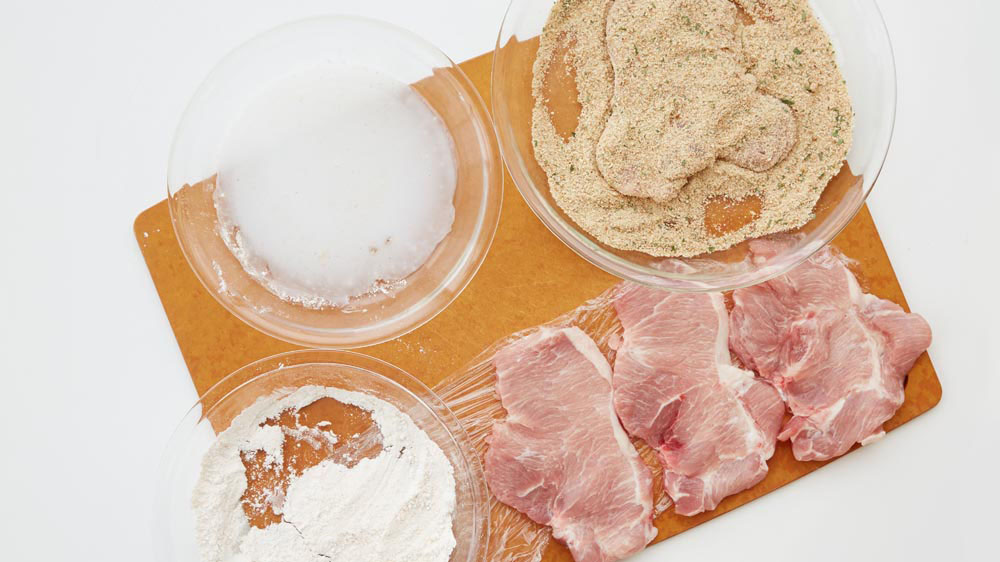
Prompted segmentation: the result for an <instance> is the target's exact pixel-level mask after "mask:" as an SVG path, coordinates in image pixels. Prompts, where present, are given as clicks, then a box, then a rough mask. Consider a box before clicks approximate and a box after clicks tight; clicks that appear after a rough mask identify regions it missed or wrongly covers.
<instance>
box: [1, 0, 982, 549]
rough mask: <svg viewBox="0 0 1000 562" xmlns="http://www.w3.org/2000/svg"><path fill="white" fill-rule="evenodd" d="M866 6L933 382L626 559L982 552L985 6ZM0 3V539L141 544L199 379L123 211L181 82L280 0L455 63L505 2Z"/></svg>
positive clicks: (886, 187)
mask: <svg viewBox="0 0 1000 562" xmlns="http://www.w3.org/2000/svg"><path fill="white" fill-rule="evenodd" d="M880 3H881V5H882V8H883V11H884V12H885V17H886V20H887V22H888V26H889V29H890V33H891V35H892V39H893V41H894V44H895V49H896V56H897V62H898V66H899V118H898V125H897V129H896V137H895V141H894V144H893V147H892V149H891V151H890V154H889V159H888V163H887V165H886V168H885V171H884V173H883V175H882V178H881V180H880V181H879V183H878V185H877V186H876V188H875V191H874V194H873V196H872V198H871V200H870V206H871V208H872V212H873V214H874V215H875V219H876V221H877V223H878V225H879V227H880V230H881V232H882V236H883V238H884V240H885V244H886V246H887V247H888V251H889V254H890V256H891V257H892V260H893V264H894V265H895V267H896V271H897V273H898V275H899V278H900V279H901V280H902V283H903V287H904V289H905V291H906V294H907V296H908V297H909V301H910V304H911V305H912V307H913V309H914V310H916V311H919V312H920V313H922V314H923V315H925V316H926V317H927V319H928V320H929V321H930V323H931V325H932V326H933V328H934V332H935V342H934V345H933V347H932V348H931V356H932V358H933V360H934V362H935V364H936V366H937V369H938V372H939V374H940V377H941V380H942V383H943V385H944V391H945V397H944V401H943V402H942V404H941V405H940V406H939V407H938V408H937V409H935V410H933V411H931V412H930V413H929V414H927V415H925V416H924V417H922V418H920V419H918V420H916V421H914V422H912V423H910V424H908V425H906V426H905V427H903V428H902V429H900V430H899V431H897V432H895V433H893V434H892V435H891V436H890V437H889V438H887V439H885V440H884V441H882V442H880V443H879V444H877V445H876V446H873V447H870V448H867V449H865V450H862V451H860V452H858V453H856V454H852V455H850V456H849V457H847V458H845V459H843V460H841V461H838V462H836V463H834V464H833V465H831V466H829V467H827V468H824V469H823V470H821V471H819V472H817V473H815V474H813V475H811V476H809V477H807V478H805V479H804V480H802V481H800V482H797V483H795V484H793V485H791V486H788V487H786V488H784V489H782V490H780V491H778V492H776V493H773V494H770V495H768V496H767V497H765V498H764V499H761V500H759V501H757V502H754V503H753V504H751V505H749V506H746V507H743V508H741V509H739V510H738V511H736V512H734V513H732V514H729V515H726V516H724V517H722V518H720V519H718V520H716V521H713V522H711V523H709V524H706V525H703V526H702V527H700V528H698V529H696V530H694V531H692V532H689V533H686V534H684V535H682V536H680V537H678V538H675V539H672V540H670V541H668V542H666V543H664V544H662V545H657V546H654V547H652V548H650V549H649V550H648V551H646V552H645V553H643V554H642V555H640V556H637V557H636V558H635V559H636V560H640V561H653V560H723V559H739V560H741V561H744V562H749V561H757V560H760V561H765V560H766V561H768V562H779V561H796V562H798V561H800V560H803V559H806V560H813V561H826V560H830V561H833V560H841V559H843V558H848V559H852V560H879V561H884V560H920V561H923V560H927V561H930V560H970V561H972V560H975V561H978V560H987V559H988V560H997V559H1000V558H998V555H997V554H996V553H995V551H996V550H997V549H998V546H997V540H996V533H997V529H996V528H997V523H998V522H1000V517H998V515H997V509H998V503H1000V484H998V482H1000V453H998V450H1000V436H998V431H1000V404H998V402H1000V380H998V377H1000V360H998V354H997V353H996V347H997V346H998V344H1000V329H998V328H997V319H998V317H1000V306H998V304H997V298H996V288H997V279H998V273H1000V272H998V269H997V266H996V261H997V258H998V255H1000V251H998V249H997V242H998V235H997V232H998V230H1000V180H998V172H1000V170H998V167H997V164H998V162H1000V117H998V110H997V104H998V102H1000V61H998V58H1000V38H998V35H1000V32H998V30H997V23H998V21H1000V3H997V2H995V1H994V0H979V1H976V0H964V1H957V0H954V1H949V2H940V1H936V0H918V1H915V0H881V2H880ZM0 4H2V7H0V260H2V262H0V263H2V265H0V351H2V355H0V357H2V361H3V364H2V367H0V368H2V370H3V373H2V375H0V376H2V380H3V381H4V384H3V386H0V397H2V400H3V402H2V406H0V486H2V493H0V502H2V503H0V505H2V507H0V560H5V561H11V562H21V561H36V560H37V561H46V562H51V561H63V560H66V561H68V560H93V561H102V562H119V561H121V562H125V561H128V562H134V561H140V560H151V559H152V558H153V553H152V547H151V538H150V526H149V519H150V513H151V503H152V494H153V481H154V475H155V470H156V466H157V463H158V460H159V455H160V452H161V449H162V447H163V445H164V443H165V441H166V439H167V438H168V436H169V434H170V432H171V431H172V428H173V426H174V424H175V423H177V422H178V421H179V420H180V418H181V417H182V416H183V414H184V413H185V411H186V410H187V408H188V407H190V405H191V404H192V403H193V402H194V399H195V395H194V390H193V388H192V385H191V381H190V378H189V377H188V374H187V371H186V369H185V367H184V364H183V362H182V360H181V356H180V353H179V352H178V349H177V346H176V343H175V341H174V338H173V335H172V333H171V331H170V329H169V326H168V324H167V321H166V318H165V316H164V314H163V310H162V308H161V306H160V302H159V300H158V298H157V296H156V293H155V291H154V288H153V284H152V282H151V281H150V278H149V275H148V274H147V272H146V267H145V264H144V263H143V260H142V256H141V255H140V253H139V250H138V247H137V245H136V243H135V240H134V239H133V237H132V230H131V225H132V220H133V218H134V217H135V216H136V215H137V214H138V213H139V212H140V211H142V210H143V209H145V208H147V207H149V206H150V205H152V204H154V203H156V202H158V201H159V200H161V199H162V198H163V197H164V194H165V177H166V158H167V151H168V146H169V143H170V140H171V136H172V134H173V130H174V127H175V126H176V124H177V121H178V119H179V117H180V114H181V111H182V109H183V107H184V105H185V103H186V102H187V100H188V98H189V96H190V95H191V94H192V93H193V92H194V90H195V88H196V87H197V85H198V83H199V82H200V81H201V79H202V78H203V77H204V76H205V74H206V73H207V72H208V71H209V69H210V68H211V66H212V65H213V64H214V63H215V62H216V61H217V60H218V59H219V58H220V57H222V56H223V55H224V54H225V53H226V52H227V51H228V50H229V49H231V48H232V47H234V46H235V45H237V44H239V43H240V42H242V41H244V40H245V39H247V38H249V37H250V36H252V35H254V34H256V33H258V32H261V31H264V30H266V29H268V28H270V27H272V26H274V25H276V24H279V23H282V22H286V21H289V20H292V19H297V18H300V17H303V16H308V15H315V14H321V13H336V12H350V13H358V14H366V15H369V16H374V17H378V18H381V19H385V20H388V21H391V22H394V23H397V24H399V25H402V26H404V27H408V28H410V29H412V30H414V31H416V32H417V33H418V34H420V35H422V36H424V37H425V38H427V39H428V40H430V41H431V42H432V43H435V44H436V45H438V46H440V47H441V48H442V49H443V50H444V51H445V52H446V53H448V54H449V55H450V56H451V57H452V58H453V59H455V60H463V59H466V58H469V57H472V56H474V55H478V54H480V53H483V52H485V51H487V50H490V49H491V48H492V46H493V43H494V40H495V36H496V32H497V28H498V25H499V22H500V20H501V18H502V16H503V12H504V9H505V4H506V1H505V0H419V1H414V0H398V1H364V2H363V1H354V2H349V1H326V2H323V1H298V2H290V1H289V2H278V1H273V0H272V1H265V0H256V1H249V0H226V1H214V2H207V1H204V0H201V1H195V0H184V1H179V0H173V1H170V2H163V1H160V2H150V1H139V0H123V1H110V0H104V1H100V2H97V1H92V2H81V1H78V0H77V1H66V2H43V1H31V0H23V1H19V2H14V1H12V0H0ZM508 188H509V189H512V187H511V186H508ZM991 348H992V349H991Z"/></svg>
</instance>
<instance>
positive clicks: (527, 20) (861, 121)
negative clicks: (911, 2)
mask: <svg viewBox="0 0 1000 562" xmlns="http://www.w3.org/2000/svg"><path fill="white" fill-rule="evenodd" d="M556 1H558V0H513V1H512V2H511V4H510V7H509V8H508V10H507V15H506V17H505V18H504V21H503V24H502V26H501V29H500V36H499V38H498V39H497V47H496V52H495V58H494V63H493V85H492V98H493V117H494V121H495V123H496V128H497V136H498V137H499V138H500V149H501V152H502V153H503V157H504V161H505V163H506V164H507V169H508V170H509V171H510V175H511V177H512V178H513V179H514V183H515V184H516V185H517V188H518V190H519V191H520V192H521V195H522V196H523V197H524V199H525V200H526V201H527V203H528V205H529V206H530V207H531V209H532V210H533V211H534V212H535V214H536V215H537V216H538V218H539V219H541V221H542V222H543V223H545V225H546V226H547V227H548V228H549V230H551V231H552V232H553V234H555V235H556V236H557V237H558V238H559V239H561V240H562V241H563V242H564V243H566V244H567V245H568V246H569V247H570V248H572V249H573V250H574V251H576V252H577V253H578V254H579V255H580V256H582V257H583V258H585V259H586V260H588V261H590V262H591V263H593V264H594V265H596V266H598V267H600V268H602V269H604V270H605V271H607V272H609V273H611V274H613V275H616V276H618V277H621V278H624V279H628V280H630V281H635V282H637V283H642V284H646V285H651V286H655V287H660V288H663V289H667V290H671V291H680V292H702V291H726V290H731V289H736V288H739V287H746V286H750V285H756V284H758V283H762V282H764V281H766V280H768V279H770V278H773V277H776V276H778V275H781V274H783V273H785V272H787V271H789V270H790V269H792V268H794V267H795V266H797V265H798V264H800V263H802V262H803V261H805V260H806V259H808V258H809V257H810V256H811V255H812V254H813V253H815V252H816V251H818V250H819V249H821V248H822V247H824V246H825V245H826V244H828V243H829V242H830V241H831V240H833V238H834V237H836V236H837V234H839V233H840V231H842V230H843V229H844V228H845V227H846V226H847V225H848V224H849V223H850V222H851V220H852V219H853V218H854V216H855V215H856V214H857V212H858V211H859V210H860V209H861V206H862V205H863V204H864V202H865V199H866V198H867V197H868V194H869V193H870V192H871V190H872V187H873V186H874V185H875V180H876V179H877V178H878V175H879V172H880V171H881V169H882V164H883V162H884V161H885V156H886V153H887V152H888V149H889V142H890V140H891V138H892V130H893V124H894V122H895V112H896V70H895V63H894V61H893V55H892V46H891V44H890V42H889V35H888V32H887V30H886V28H885V23H884V22H883V20H882V15H881V13H880V12H879V10H878V6H877V5H876V4H875V2H874V0H812V1H811V4H812V6H813V9H814V10H815V12H816V14H817V16H818V17H819V19H820V21H821V22H822V23H823V26H824V27H825V28H826V31H827V32H828V33H829V35H830V37H831V39H832V40H833V44H834V47H835V48H836V50H837V53H838V61H839V63H840V66H841V70H842V71H843V74H844V77H845V79H846V80H847V86H848V90H849V91H850V95H851V100H852V102H853V104H854V110H855V113H856V118H855V130H854V145H853V146H852V148H851V151H850V153H849V154H848V156H847V161H848V164H849V167H850V169H849V170H847V171H845V173H841V175H840V176H838V177H837V179H835V180H834V181H833V182H831V184H830V186H828V187H827V189H826V191H825V192H824V194H823V196H822V198H821V199H820V201H819V203H818V204H817V207H816V210H815V215H816V216H815V218H814V219H813V220H812V221H811V222H809V223H808V224H806V225H805V226H803V227H802V228H800V229H797V230H796V231H793V234H799V235H800V236H795V237H790V238H791V239H793V240H794V242H793V243H792V244H791V245H790V246H789V247H788V249H787V250H786V251H785V252H784V253H782V254H780V255H778V256H776V257H774V258H773V259H771V260H769V261H767V262H766V263H753V262H752V261H751V260H750V259H748V258H749V251H748V246H749V244H748V243H747V242H744V243H743V244H740V245H738V246H736V247H734V248H731V249H728V250H725V251H720V252H716V253H714V254H709V255H704V256H698V257H696V258H689V259H684V258H671V259H669V260H665V259H663V258H656V257H653V256H650V255H647V254H644V253H640V252H625V251H620V250H616V249H614V248H611V247H608V246H606V245H604V244H602V243H600V242H598V241H597V240H596V239H594V238H593V237H592V236H590V235H589V234H588V233H587V232H586V231H584V230H582V229H581V228H579V227H578V226H577V225H576V224H575V223H574V222H573V221H572V220H571V219H570V218H569V217H568V216H567V215H566V214H565V213H564V212H563V211H562V209H560V208H559V206H558V205H557V204H556V202H555V200H554V199H553V198H552V195H551V194H550V192H549V185H548V180H547V178H546V175H545V172H544V171H543V170H542V168H541V167H540V166H539V165H538V162H537V161H536V160H535V156H534V150H533V146H532V137H531V112H532V107H533V106H534V100H533V98H532V93H531V82H532V65H533V63H534V60H535V54H536V52H537V49H538V42H537V37H538V36H539V35H540V33H541V31H542V27H543V26H544V25H545V22H546V20H547V18H548V15H549V12H550V11H551V9H552V6H553V4H555V2H556ZM552 95H558V94H557V93H553V94H552ZM559 105H560V104H559V103H555V104H551V105H550V109H552V108H553V107H556V108H558V107H559ZM565 105H566V106H567V107H569V106H570V105H571V104H565ZM556 111H558V109H556ZM553 119H554V120H555V121H556V122H558V120H559V116H558V115H555V116H554V117H553Z"/></svg>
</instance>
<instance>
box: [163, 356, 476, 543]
mask: <svg viewBox="0 0 1000 562" xmlns="http://www.w3.org/2000/svg"><path fill="white" fill-rule="evenodd" d="M297 360H301V361H299V362H297ZM364 363H367V364H368V365H369V366H366V365H364ZM269 364H272V365H274V367H273V368H271V369H269V370H267V371H264V372H257V373H256V374H255V371H256V370H258V369H260V368H262V367H266V366H268V365H269ZM310 365H330V366H341V367H347V368H349V369H354V370H360V371H364V372H366V373H368V374H369V375H372V376H374V377H376V378H379V379H383V380H384V381H386V382H388V383H390V384H391V385H392V386H393V387H395V388H398V389H400V390H402V391H403V392H405V393H406V394H407V395H409V396H410V397H412V398H413V399H414V400H416V401H417V403H419V404H420V405H421V406H423V407H424V408H426V410H427V411H428V412H429V413H430V414H431V415H432V416H433V418H434V420H435V422H437V425H438V426H439V427H440V428H441V429H443V430H444V431H445V433H446V434H447V436H448V438H449V439H450V440H451V441H452V442H453V443H454V444H455V446H456V448H457V450H458V452H459V453H460V454H461V458H462V460H463V461H464V463H465V466H464V467H459V466H455V467H454V468H455V471H456V472H458V471H459V470H460V469H462V468H464V470H465V472H466V473H467V474H468V476H469V480H470V482H469V485H470V489H471V493H472V498H473V506H472V507H473V514H472V518H473V521H474V522H476V523H478V525H477V526H478V527H479V528H478V529H475V528H474V529H473V530H472V535H471V540H472V541H473V547H474V550H473V552H474V553H475V554H474V556H473V558H471V559H470V560H474V561H476V562H485V559H486V555H487V547H488V541H489V536H490V524H491V513H490V503H489V492H488V489H487V486H486V474H485V469H484V467H483V463H482V461H481V459H480V458H479V455H478V454H477V453H476V451H475V448H474V447H473V446H472V439H471V438H470V437H469V434H468V432H467V431H466V430H465V426H463V425H462V422H461V421H459V419H458V417H457V416H456V415H455V413H454V412H453V411H452V410H451V408H450V407H449V406H448V405H447V404H446V403H445V402H444V400H443V399H441V397H440V396H438V395H437V393H435V392H434V391H433V390H432V389H431V388H430V387H429V386H427V385H426V384H425V383H424V382H423V381H421V380H420V379H418V378H417V377H415V376H413V375H411V374H410V373H409V372H407V371H405V370H403V369H402V368H400V367H397V366H396V365H394V364H392V363H390V362H388V361H385V360H383V359H379V358H378V357H373V356H371V355H366V354H363V353H358V352H356V351H351V350H341V349H297V350H293V351H286V352H282V353H276V354H274V355H270V356H267V357H263V358H261V359H257V360H256V361H253V362H251V363H248V364H246V365H244V366H242V367H240V368H238V369H236V370H235V371H233V372H231V373H229V374H228V375H226V376H224V377H223V378H221V379H219V380H218V381H216V382H215V384H213V385H212V386H210V387H209V388H208V389H207V390H205V391H204V392H203V393H201V394H200V395H199V396H198V399H197V400H196V401H195V403H194V405H193V406H191V407H190V408H188V410H187V411H186V412H185V414H184V416H183V417H182V418H181V420H180V422H178V423H177V425H176V426H175V427H174V429H173V431H172V432H171V434H170V437H169V438H168V439H167V442H166V445H165V446H164V449H163V453H162V454H161V455H160V459H159V462H158V464H157V468H156V488H155V490H156V491H155V498H154V503H153V509H154V516H153V518H152V521H151V523H152V527H153V529H152V530H153V533H154V537H155V535H156V534H157V532H158V529H157V527H158V526H159V525H161V523H162V521H161V520H160V518H161V517H162V516H163V514H162V513H160V512H161V511H162V510H163V506H164V505H165V504H166V503H167V498H168V497H169V491H170V488H171V483H170V476H171V475H172V474H173V467H174V462H175V458H174V457H173V456H172V455H171V452H172V451H173V449H174V448H175V447H177V446H180V445H181V444H182V443H183V442H186V441H187V439H186V437H187V436H186V435H185V434H184V433H183V430H184V429H185V427H186V426H187V424H188V423H189V422H191V421H193V420H194V417H195V416H197V422H195V425H197V424H199V423H201V422H202V421H204V420H205V419H206V416H207V415H209V414H210V413H211V412H212V411H213V410H214V409H215V408H217V407H218V406H220V405H221V404H223V403H224V402H225V401H226V400H227V399H228V398H230V397H231V396H233V395H234V394H235V393H237V392H239V391H241V390H242V389H244V388H246V387H247V386H248V385H251V384H253V383H255V382H258V381H260V380H262V379H264V378H266V377H269V376H273V375H274V374H275V373H277V372H279V371H281V370H283V369H287V368H293V367H302V366H310ZM370 366H374V368H371V367H370ZM376 369H378V370H376ZM241 377H247V378H246V379H245V380H242V382H239V383H238V384H236V386H233V387H232V388H231V389H229V390H228V391H226V392H225V393H223V394H221V395H220V396H218V397H215V398H214V400H213V401H212V403H211V404H210V405H208V406H207V407H206V405H205V400H206V399H208V398H209V397H211V396H212V395H213V394H218V393H220V391H221V390H222V389H224V388H225V387H226V385H227V384H228V383H231V382H233V381H239V380H240V379H241ZM411 386H412V388H411ZM348 390H350V389H348ZM357 392H363V391H357ZM418 392H419V393H420V394H418ZM421 394H422V395H421ZM157 543H158V541H157ZM163 556H164V553H162V552H161V551H160V550H159V549H157V558H158V559H160V560H166V559H165V558H162V557H163ZM460 562H462V561H460Z"/></svg>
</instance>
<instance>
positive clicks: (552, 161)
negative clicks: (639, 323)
mask: <svg viewBox="0 0 1000 562" xmlns="http://www.w3.org/2000/svg"><path fill="white" fill-rule="evenodd" d="M492 96H493V113H494V119H495V124H496V128H497V134H498V137H499V139H500V144H501V150H502V152H503V156H504V160H505V162H506V164H507V167H508V169H509V170H510V174H511V177H512V178H513V179H514V183H515V184H516V185H517V188H518V190H519V191H520V192H521V194H522V195H523V197H524V198H525V200H526V201H527V203H528V204H529V206H530V207H531V209H532V210H533V211H534V212H535V214H536V215H537V216H538V217H539V219H540V220H541V221H542V222H543V223H545V225H546V226H547V227H548V228H549V229H550V230H551V231H552V232H553V233H554V234H555V235H556V236H557V237H559V238H560V239H561V240H562V241H563V242H565V243H566V244H567V245H569V246H570V247H571V248H572V249H573V250H575V251H576V252H577V253H578V254H580V255H581V256H582V257H584V258H585V259H587V260H589V261H590V262H591V263H593V264H595V265H597V266H598V267H601V268H602V269H604V270H606V271H608V272H610V273H612V274H614V275H617V276H619V277H622V278H625V279H628V280H632V281H636V282H639V283H643V284H647V285H652V286H657V287H661V288H664V289H668V290H673V291H688V292H695V291H720V290H730V289H735V288H739V287H745V286H750V285H755V284H758V283H761V282H763V281H765V280H767V279H769V278H772V277H775V276H777V275H780V274H782V273H785V272H787V271H788V270H790V269H792V268H794V267H795V266H796V265H798V264H800V263H802V262H803V261H805V260H806V259H807V258H809V256H811V255H812V254H813V253H815V252H816V251H818V250H819V249H820V248H822V247H824V246H825V245H826V244H828V243H829V242H830V241H831V240H832V239H833V238H834V237H835V236H836V235H837V234H838V233H840V231H841V230H843V229H844V227H846V226H847V225H848V224H849V223H850V222H851V220H852V219H853V218H854V216H855V215H856V214H857V213H858V211H859V210H860V209H861V207H862V206H863V205H864V202H865V199H866V198H867V197H868V194H869V193H870V192H871V190H872V188H873V186H874V184H875V181H876V179H877V177H878V175H879V172H880V171H881V168H882V164H883V162H884V160H885V155H886V153H887V151H888V148H889V143H890V140H891V138H892V130H893V123H894V120H895V108H896V75H895V64H894V61H893V55H892V46H891V44H890V41H889V36H888V32H887V31H886V28H885V24H884V22H883V20H882V16H881V14H880V12H879V10H878V7H877V6H876V4H875V2H874V1H873V0H558V1H543V0H513V2H511V5H510V8H509V9H508V12H507V15H506V18H505V19H504V22H503V25H502V27H501V30H500V36H499V39H498V41H497V48H496V52H495V59H494V67H493V85H492ZM761 239H767V240H774V239H781V240H782V241H783V244H782V245H781V247H782V248H785V249H784V250H783V251H782V252H781V253H779V254H778V255H775V256H772V257H769V258H768V259H766V260H765V259H759V258H758V259H753V258H752V257H751V256H752V254H751V247H752V246H753V244H754V243H755V241H758V240H761Z"/></svg>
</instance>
